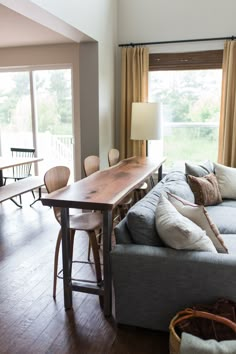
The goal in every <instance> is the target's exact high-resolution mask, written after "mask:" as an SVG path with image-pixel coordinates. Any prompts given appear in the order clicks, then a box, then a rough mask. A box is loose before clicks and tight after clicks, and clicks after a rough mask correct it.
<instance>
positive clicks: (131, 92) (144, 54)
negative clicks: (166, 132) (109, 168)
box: [120, 47, 149, 159]
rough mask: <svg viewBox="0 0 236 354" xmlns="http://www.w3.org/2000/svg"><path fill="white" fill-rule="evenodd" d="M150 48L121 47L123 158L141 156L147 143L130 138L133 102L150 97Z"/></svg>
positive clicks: (121, 132)
mask: <svg viewBox="0 0 236 354" xmlns="http://www.w3.org/2000/svg"><path fill="white" fill-rule="evenodd" d="M148 68H149V58H148V48H144V47H123V48H122V49H121V118H120V155H121V158H122V159H123V158H126V157H130V156H134V155H136V156H141V155H142V149H143V153H145V144H143V142H141V141H136V140H130V126H131V105H132V102H147V99H148Z"/></svg>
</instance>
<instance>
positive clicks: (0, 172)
mask: <svg viewBox="0 0 236 354" xmlns="http://www.w3.org/2000/svg"><path fill="white" fill-rule="evenodd" d="M2 186H3V173H2V170H0V187H2Z"/></svg>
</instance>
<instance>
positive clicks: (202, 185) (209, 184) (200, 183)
mask: <svg viewBox="0 0 236 354" xmlns="http://www.w3.org/2000/svg"><path fill="white" fill-rule="evenodd" d="M188 183H189V185H190V187H191V189H192V192H193V194H194V197H195V203H196V204H202V205H215V204H218V203H221V202H222V198H221V194H220V190H219V186H218V182H217V179H216V176H215V175H214V174H213V173H210V174H209V175H206V176H203V177H195V176H191V175H188Z"/></svg>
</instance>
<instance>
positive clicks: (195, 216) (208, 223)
mask: <svg viewBox="0 0 236 354" xmlns="http://www.w3.org/2000/svg"><path fill="white" fill-rule="evenodd" d="M167 196H168V200H169V201H170V202H171V204H172V205H174V207H175V208H176V209H177V210H178V212H179V213H180V214H182V215H183V216H185V217H186V218H188V219H190V220H191V221H193V222H194V223H195V224H197V225H198V226H199V227H200V228H201V229H203V230H205V231H206V234H207V236H208V237H209V238H210V239H211V241H212V242H213V245H214V246H215V248H216V249H217V251H218V252H219V253H228V249H227V248H226V246H225V244H224V241H223V239H222V238H221V236H220V232H219V230H218V228H217V226H216V225H215V224H214V223H213V221H212V220H211V218H210V216H209V214H208V212H207V210H206V208H204V206H203V205H196V204H192V203H190V202H188V201H187V200H184V199H182V198H180V197H178V196H176V195H174V194H171V193H167Z"/></svg>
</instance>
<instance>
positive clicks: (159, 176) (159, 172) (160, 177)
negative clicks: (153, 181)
mask: <svg viewBox="0 0 236 354" xmlns="http://www.w3.org/2000/svg"><path fill="white" fill-rule="evenodd" d="M161 180H162V164H161V166H160V167H159V168H158V182H160V181H161Z"/></svg>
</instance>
